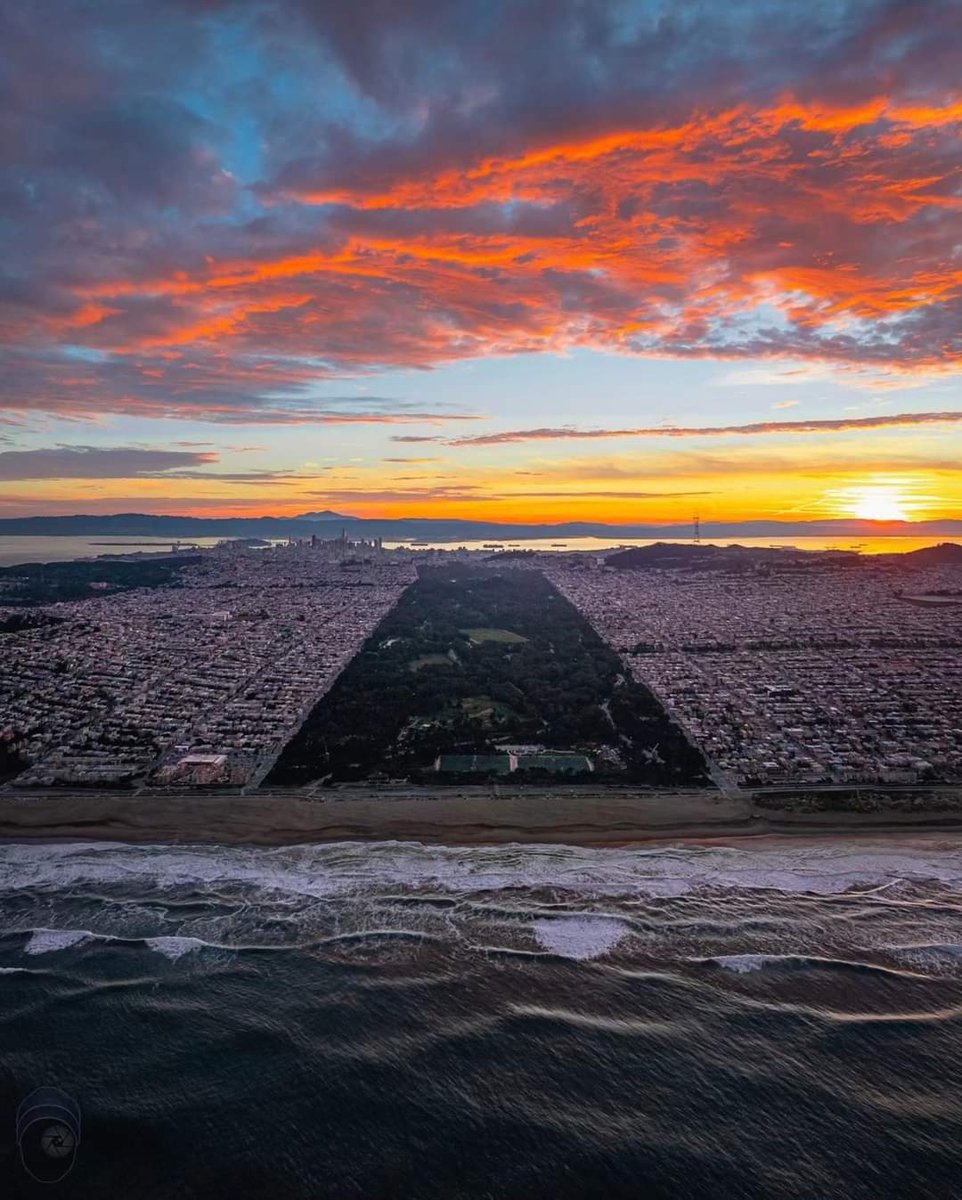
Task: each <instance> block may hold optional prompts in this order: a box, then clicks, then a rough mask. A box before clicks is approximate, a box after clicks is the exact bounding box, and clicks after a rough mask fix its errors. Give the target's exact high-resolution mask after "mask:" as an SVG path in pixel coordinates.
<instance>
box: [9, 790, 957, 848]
mask: <svg viewBox="0 0 962 1200" xmlns="http://www.w3.org/2000/svg"><path fill="white" fill-rule="evenodd" d="M960 830H962V806H960V807H959V808H958V809H956V810H954V811H953V810H949V811H947V810H946V809H944V808H942V809H939V808H934V807H933V808H929V809H926V808H918V809H914V810H912V811H904V810H901V811H893V810H889V811H885V810H883V811H877V812H854V811H849V812H846V811H836V812H797V811H789V810H786V809H773V808H761V807H759V806H757V805H755V804H754V803H753V802H752V801H751V800H750V799H748V798H740V797H739V798H730V797H725V796H721V795H720V794H718V793H717V792H703V793H699V792H688V793H684V794H673V793H655V794H645V795H618V796H605V795H603V794H598V793H596V794H595V795H593V796H572V795H557V794H556V795H551V794H550V793H542V794H538V795H524V796H518V795H513V796H512V795H508V796H503V795H502V796H490V795H488V796H474V797H459V798H452V797H446V796H437V795H424V796H420V795H419V796H417V797H416V798H414V797H411V796H410V795H407V796H404V797H396V798H390V797H385V796H379V797H377V798H370V797H364V798H356V797H352V798H348V799H344V798H341V797H340V796H339V795H338V794H337V793H331V794H330V797H329V798H328V797H327V796H325V798H324V799H323V800H319V799H317V798H309V797H306V796H304V795H303V794H298V795H290V794H287V795H278V794H258V795H232V796H224V795H221V796H190V795H184V794H181V795H168V796H157V795H152V796H143V795H141V796H135V795H122V794H113V795H108V794H105V793H100V794H94V795H82V794H78V793H76V792H73V793H65V794H63V795H52V794H50V793H46V794H44V795H41V796H36V797H34V796H31V795H29V794H23V793H20V794H13V793H9V794H6V795H2V797H0V842H4V843H7V844H10V843H20V842H37V841H44V842H60V841H65V842H76V841H87V842H89V841H117V842H128V843H160V844H164V843H168V844H183V843H196V844H215V845H217V844H219V845H224V844H227V845H257V846H287V845H297V844H306V843H319V842H344V841H351V842H363V841H371V842H375V841H377V842H389V841H398V842H420V843H422V844H441V845H448V846H459V845H460V846H485V845H488V846H496V845H507V844H541V845H550V844H555V845H570V846H585V847H590V846H595V847H612V848H614V847H628V846H635V845H638V846H641V845H651V844H654V843H659V842H661V843H664V842H673V841H674V842H677V841H686V842H697V841H703V840H711V841H714V840H717V839H726V840H727V839H733V840H736V841H742V840H744V841H751V839H757V838H760V837H765V836H772V835H788V836H793V837H797V836H806V837H812V838H823V837H826V838H845V839H847V838H852V837H865V836H870V837H893V836H899V835H903V836H904V835H906V834H912V833H926V834H939V833H946V834H951V833H958V832H959V831H960Z"/></svg>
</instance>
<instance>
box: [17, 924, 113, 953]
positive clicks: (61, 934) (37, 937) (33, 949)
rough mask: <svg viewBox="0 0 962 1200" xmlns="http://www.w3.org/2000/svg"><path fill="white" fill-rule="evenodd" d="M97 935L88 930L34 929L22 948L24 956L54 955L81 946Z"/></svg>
mask: <svg viewBox="0 0 962 1200" xmlns="http://www.w3.org/2000/svg"><path fill="white" fill-rule="evenodd" d="M96 936H97V935H96V934H95V933H91V931H90V930H89V929H34V930H31V931H30V940H29V941H28V942H27V944H26V945H25V946H24V948H23V952H24V954H54V953H56V951H58V950H67V949H69V948H70V947H71V946H82V945H83V944H84V943H85V942H89V941H92V940H93V939H94V938H95V937H96Z"/></svg>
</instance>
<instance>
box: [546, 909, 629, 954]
mask: <svg viewBox="0 0 962 1200" xmlns="http://www.w3.org/2000/svg"><path fill="white" fill-rule="evenodd" d="M531 928H532V931H533V933H534V936H535V937H536V938H537V939H538V942H539V943H540V944H541V945H542V946H543V947H544V948H545V950H549V951H550V952H551V953H552V954H558V955H561V956H562V957H563V958H574V959H580V960H583V959H590V958H600V957H601V955H603V954H607V953H608V951H609V950H612V949H614V947H615V946H617V945H618V943H619V942H620V941H622V939H623V938H625V937H626V936H627V935H628V933H629V930H628V928H627V927H626V925H625V924H624V922H622V921H619V920H617V919H616V918H614V917H609V916H593V915H592V914H590V913H579V914H578V915H577V916H570V917H546V918H543V919H542V920H540V921H535V922H533V924H532V926H531Z"/></svg>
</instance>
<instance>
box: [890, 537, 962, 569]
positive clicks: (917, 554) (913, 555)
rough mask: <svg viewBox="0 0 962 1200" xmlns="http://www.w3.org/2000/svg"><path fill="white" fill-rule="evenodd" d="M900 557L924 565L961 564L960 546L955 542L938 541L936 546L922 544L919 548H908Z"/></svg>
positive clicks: (961, 547) (961, 549) (961, 553)
mask: <svg viewBox="0 0 962 1200" xmlns="http://www.w3.org/2000/svg"><path fill="white" fill-rule="evenodd" d="M902 558H903V559H904V560H905V561H907V562H912V563H918V564H920V565H921V566H925V567H938V566H943V565H946V566H953V565H962V546H959V545H957V544H956V543H955V542H940V543H939V545H938V546H923V547H922V549H921V550H910V551H909V552H908V553H907V554H904V555H903V556H902Z"/></svg>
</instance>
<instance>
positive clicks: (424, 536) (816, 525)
mask: <svg viewBox="0 0 962 1200" xmlns="http://www.w3.org/2000/svg"><path fill="white" fill-rule="evenodd" d="M342 528H343V529H346V531H347V535H348V537H352V538H362V537H363V538H371V537H381V538H386V539H388V540H403V539H407V540H411V541H414V540H420V541H447V542H454V543H457V542H459V541H500V542H504V541H510V540H517V539H521V538H548V539H554V540H558V539H562V538H574V537H601V538H607V539H610V540H611V541H612V542H615V543H617V542H618V541H620V540H625V539H629V538H685V539H690V538H691V532H692V530H691V526H690V525H689V524H687V523H686V524H683V525H606V524H604V523H603V522H600V521H599V522H587V521H566V522H562V523H560V524H557V525H535V524H528V525H521V524H518V525H511V524H499V523H497V522H494V521H463V520H455V519H438V518H435V517H398V518H393V519H381V518H372V519H363V518H360V517H352V516H348V515H346V514H342V513H334V512H331V511H330V510H325V511H321V512H315V513H301V514H300V515H298V516H295V517H277V516H271V515H266V514H265V515H264V516H258V517H181V516H159V515H157V514H156V513H113V514H110V515H107V516H98V515H93V514H78V515H76V516H57V517H40V516H38V517H8V518H5V519H2V520H0V534H2V535H6V536H11V535H30V534H32V535H34V536H46V537H50V536H59V535H74V536H78V537H91V536H99V535H108V536H118V535H119V536H128V537H162V538H171V539H173V538H191V537H277V538H283V537H303V538H309V537H311V535H312V534H314V535H320V536H322V537H323V536H325V535H326V536H328V537H337V536H338V535H339V534H340V532H341V529H342ZM701 532H702V536H703V537H704V538H705V539H706V542H710V541H719V540H725V541H727V540H732V539H737V538H776V537H781V538H794V537H827V538H838V539H848V538H851V539H853V540H854V541H858V540H859V539H861V538H865V537H873V536H874V537H879V536H899V535H903V536H906V537H962V521H955V520H953V521H919V522H909V521H892V522H887V523H885V524H880V523H878V522H871V521H850V520H845V521H742V522H731V523H728V524H711V523H708V522H705V523H703V524H702V529H701Z"/></svg>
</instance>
